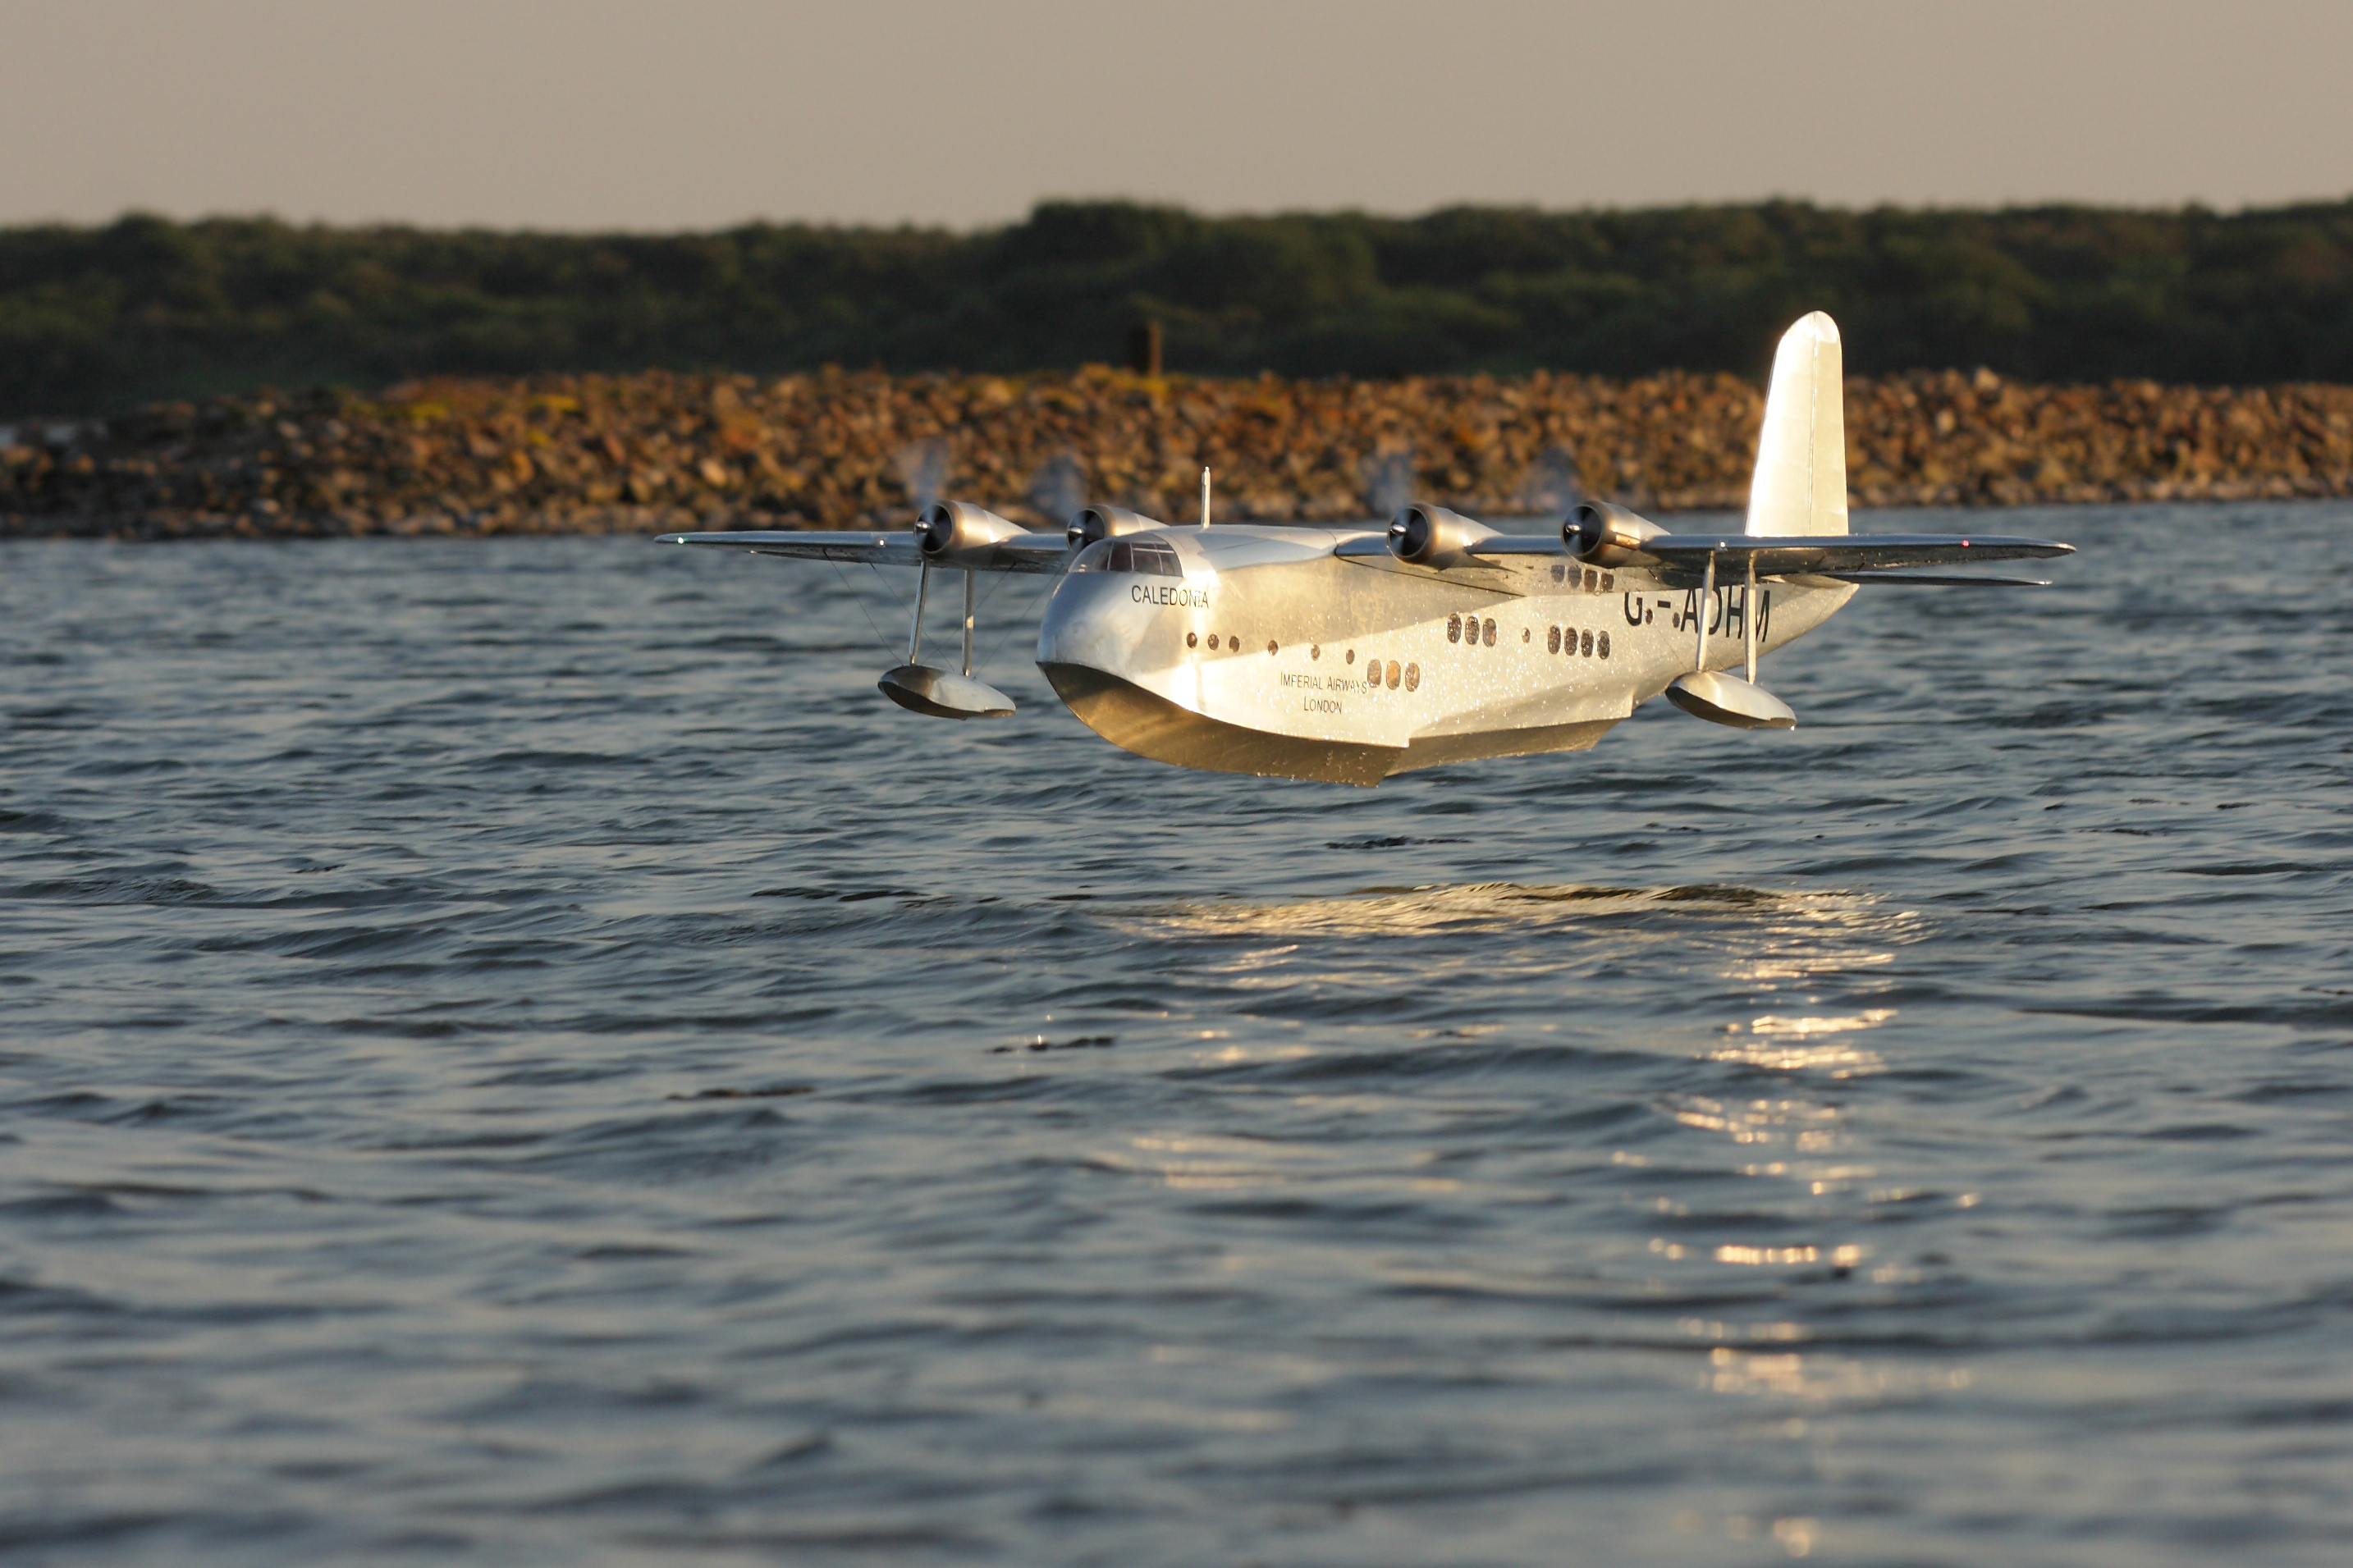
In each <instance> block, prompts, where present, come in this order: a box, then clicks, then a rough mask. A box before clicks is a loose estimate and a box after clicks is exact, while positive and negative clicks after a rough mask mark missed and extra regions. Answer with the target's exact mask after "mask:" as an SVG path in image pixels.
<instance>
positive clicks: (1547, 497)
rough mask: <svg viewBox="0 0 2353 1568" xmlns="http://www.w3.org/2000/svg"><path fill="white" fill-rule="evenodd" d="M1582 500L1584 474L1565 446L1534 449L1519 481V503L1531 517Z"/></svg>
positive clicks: (1573, 507)
mask: <svg viewBox="0 0 2353 1568" xmlns="http://www.w3.org/2000/svg"><path fill="white" fill-rule="evenodd" d="M1582 500H1585V479H1584V476H1582V475H1581V474H1579V473H1578V472H1577V459H1576V458H1574V457H1572V456H1570V454H1569V450H1568V448H1567V447H1558V446H1554V447H1546V448H1545V449H1544V450H1543V451H1541V452H1539V453H1537V454H1536V460H1535V462H1533V463H1531V464H1529V465H1528V477H1527V478H1526V479H1524V480H1522V481H1521V482H1520V503H1521V505H1522V506H1524V507H1525V509H1526V510H1527V513H1528V515H1529V516H1531V517H1550V516H1552V515H1554V514H1555V513H1556V512H1567V511H1574V510H1576V509H1577V503H1578V502H1580V501H1582Z"/></svg>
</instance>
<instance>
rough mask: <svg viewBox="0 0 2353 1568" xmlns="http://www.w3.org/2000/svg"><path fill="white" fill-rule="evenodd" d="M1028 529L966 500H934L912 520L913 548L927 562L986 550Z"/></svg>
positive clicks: (1016, 537) (1015, 537) (1017, 536)
mask: <svg viewBox="0 0 2353 1568" xmlns="http://www.w3.org/2000/svg"><path fill="white" fill-rule="evenodd" d="M1027 532H1029V530H1028V529H1026V528H1023V527H1022V526H1021V525H1020V524H1019V523H1018V522H1012V521H1008V520H1007V519H1005V518H1001V517H999V516H997V514H996V513H995V512H993V511H991V510H988V509H987V507H985V506H975V505H973V504H972V502H970V501H968V500H935V501H934V502H933V503H932V504H931V505H929V506H927V507H925V508H924V509H923V515H922V516H920V517H918V518H917V519H916V520H915V547H916V548H917V549H919V550H921V551H922V552H923V558H924V559H925V560H927V561H941V560H945V559H946V558H948V557H950V556H953V555H958V554H961V553H963V552H965V551H967V550H986V549H987V547H988V546H990V545H992V544H997V543H1000V542H1003V541H1005V540H1008V539H1018V538H1019V537H1020V536H1021V535H1023V534H1025V533H1027Z"/></svg>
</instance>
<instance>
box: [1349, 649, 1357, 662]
mask: <svg viewBox="0 0 2353 1568" xmlns="http://www.w3.org/2000/svg"><path fill="white" fill-rule="evenodd" d="M1348 662H1349V663H1350V664H1354V663H1356V649H1355V648H1350V649H1349V650H1348Z"/></svg>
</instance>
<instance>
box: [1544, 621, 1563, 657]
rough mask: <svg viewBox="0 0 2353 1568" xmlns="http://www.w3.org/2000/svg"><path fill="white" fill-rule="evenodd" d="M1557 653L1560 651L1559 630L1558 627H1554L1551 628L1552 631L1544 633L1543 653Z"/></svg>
mask: <svg viewBox="0 0 2353 1568" xmlns="http://www.w3.org/2000/svg"><path fill="white" fill-rule="evenodd" d="M1559 651H1560V628H1559V627H1558V626H1555V627H1553V628H1552V630H1550V631H1548V632H1546V633H1545V652H1546V653H1558V652H1559Z"/></svg>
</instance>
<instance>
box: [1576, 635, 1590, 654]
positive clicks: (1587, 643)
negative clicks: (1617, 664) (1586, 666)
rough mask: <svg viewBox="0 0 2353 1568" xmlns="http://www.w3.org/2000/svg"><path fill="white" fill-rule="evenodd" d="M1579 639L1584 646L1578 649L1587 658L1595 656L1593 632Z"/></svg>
mask: <svg viewBox="0 0 2353 1568" xmlns="http://www.w3.org/2000/svg"><path fill="white" fill-rule="evenodd" d="M1577 641H1578V642H1579V643H1580V644H1581V645H1583V646H1581V647H1578V648H1577V652H1578V653H1580V654H1582V655H1584V656H1585V657H1586V658H1592V657H1593V634H1592V633H1591V632H1588V633H1586V634H1585V635H1584V636H1583V637H1579V638H1578V639H1577Z"/></svg>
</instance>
